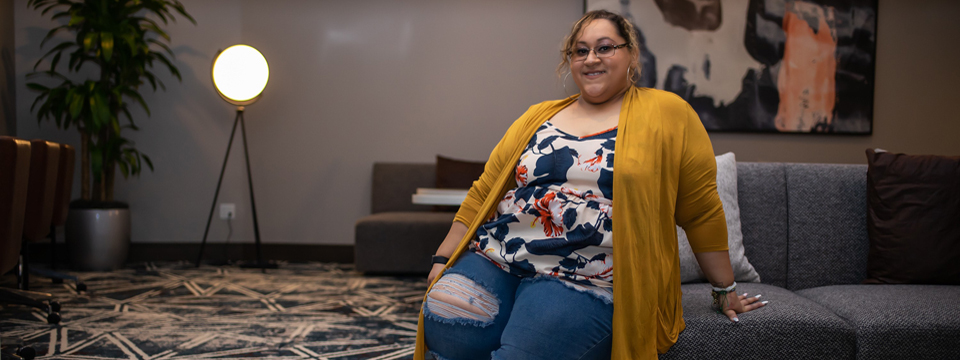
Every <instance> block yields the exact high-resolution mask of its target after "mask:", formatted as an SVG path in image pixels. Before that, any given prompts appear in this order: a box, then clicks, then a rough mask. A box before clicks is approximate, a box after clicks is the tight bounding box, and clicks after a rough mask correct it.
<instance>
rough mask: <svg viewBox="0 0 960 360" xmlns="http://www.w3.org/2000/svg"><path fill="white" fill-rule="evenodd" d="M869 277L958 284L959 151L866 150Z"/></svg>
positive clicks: (882, 280) (872, 280) (880, 280)
mask: <svg viewBox="0 0 960 360" xmlns="http://www.w3.org/2000/svg"><path fill="white" fill-rule="evenodd" d="M867 165H868V170H867V201H868V203H869V212H868V215H869V216H868V217H867V230H868V232H869V234H870V252H869V255H868V256H867V282H869V283H888V284H952V285H960V224H958V223H957V220H958V219H960V156H934V155H905V154H892V153H888V152H882V151H874V150H872V149H871V150H867Z"/></svg>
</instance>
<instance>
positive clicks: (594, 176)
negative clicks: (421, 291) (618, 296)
mask: <svg viewBox="0 0 960 360" xmlns="http://www.w3.org/2000/svg"><path fill="white" fill-rule="evenodd" d="M616 136H617V128H612V129H609V130H606V131H603V132H600V133H597V134H593V135H588V136H584V137H577V136H574V135H570V134H567V133H565V132H563V131H561V130H560V129H558V128H556V127H555V126H554V125H553V124H551V123H550V122H546V123H544V124H543V125H542V126H541V127H540V128H539V129H538V130H537V132H536V134H534V136H533V138H532V139H531V140H530V143H529V144H528V145H527V147H526V149H525V150H524V152H523V154H522V155H520V161H519V162H518V164H517V169H516V181H517V188H516V189H513V190H510V191H508V192H507V194H506V195H505V196H504V198H503V200H501V201H500V204H499V205H498V207H497V212H496V214H495V215H494V216H493V217H492V219H491V220H490V221H488V222H487V223H485V224H483V225H482V226H481V227H480V228H479V229H478V230H477V238H476V239H477V240H476V241H475V242H474V244H473V246H472V247H473V248H474V251H476V252H477V253H479V254H481V255H484V256H486V257H487V258H489V259H490V260H491V261H493V262H494V263H495V264H497V265H498V266H500V268H501V269H503V270H505V271H509V272H510V273H511V274H515V275H518V276H536V275H550V276H556V277H559V278H560V279H563V280H571V281H573V282H575V283H579V284H581V285H596V286H600V287H611V286H612V282H613V257H612V254H613V235H612V230H613V223H612V221H613V202H612V199H613V150H614V143H615V141H616Z"/></svg>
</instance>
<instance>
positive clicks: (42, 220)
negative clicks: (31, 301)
mask: <svg viewBox="0 0 960 360" xmlns="http://www.w3.org/2000/svg"><path fill="white" fill-rule="evenodd" d="M30 145H31V146H30V148H31V153H32V155H31V156H30V186H29V188H28V189H27V212H26V216H25V217H24V220H23V247H22V248H21V249H20V254H21V257H20V258H21V261H20V267H21V268H22V271H20V279H19V286H20V289H21V290H29V288H30V271H29V270H30V269H29V267H30V259H29V257H28V256H27V255H28V254H29V251H27V246H29V242H33V241H40V240H43V239H46V238H47V234H49V233H50V224H52V223H53V208H54V206H53V201H54V198H55V197H56V192H57V172H58V171H59V170H60V144H57V143H54V142H51V141H45V140H33V141H31V142H30Z"/></svg>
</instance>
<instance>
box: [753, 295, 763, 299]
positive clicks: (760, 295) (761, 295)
mask: <svg viewBox="0 0 960 360" xmlns="http://www.w3.org/2000/svg"><path fill="white" fill-rule="evenodd" d="M761 296H763V295H757V296H754V297H755V298H759V297H761Z"/></svg>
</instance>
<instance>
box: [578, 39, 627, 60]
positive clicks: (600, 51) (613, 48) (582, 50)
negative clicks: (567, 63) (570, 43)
mask: <svg viewBox="0 0 960 360" xmlns="http://www.w3.org/2000/svg"><path fill="white" fill-rule="evenodd" d="M628 46H630V44H628V43H623V44H620V45H598V46H597V47H595V48H593V49H591V48H587V47H578V48H576V49H574V50H573V51H571V52H569V53H568V55H569V56H570V60H571V61H573V62H580V61H584V60H586V59H587V56H590V52H591V51H593V53H594V54H597V57H598V58H608V57H611V56H613V55H615V54H616V53H617V49H619V48H623V47H628Z"/></svg>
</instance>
